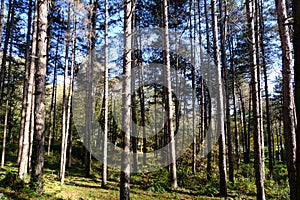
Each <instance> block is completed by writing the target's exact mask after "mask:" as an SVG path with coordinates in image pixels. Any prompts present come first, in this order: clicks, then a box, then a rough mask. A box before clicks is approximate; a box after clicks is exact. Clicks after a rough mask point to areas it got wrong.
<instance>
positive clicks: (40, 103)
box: [30, 0, 48, 194]
mask: <svg viewBox="0 0 300 200" xmlns="http://www.w3.org/2000/svg"><path fill="white" fill-rule="evenodd" d="M36 5H37V7H36V10H37V19H38V20H37V27H38V33H39V34H38V35H37V57H38V59H37V66H36V73H35V109H34V111H35V112H34V113H35V118H34V122H35V123H34V143H33V151H32V152H33V155H32V168H33V169H32V173H31V180H30V185H31V188H32V189H33V190H35V191H36V192H37V193H38V194H42V193H43V180H42V176H43V167H44V143H45V135H44V127H45V105H44V100H45V85H46V69H47V66H46V65H47V52H46V48H47V13H48V10H47V7H48V5H47V1H41V0H37V4H36Z"/></svg>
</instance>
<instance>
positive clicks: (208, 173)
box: [203, 0, 212, 180]
mask: <svg viewBox="0 0 300 200" xmlns="http://www.w3.org/2000/svg"><path fill="white" fill-rule="evenodd" d="M204 13H205V27H206V28H205V31H206V43H207V45H206V46H207V57H208V60H207V62H208V63H210V51H211V44H210V35H209V32H210V31H209V18H208V5H207V0H204ZM208 73H209V74H208V78H209V81H210V71H209V70H208ZM208 84H210V83H208ZM203 91H205V90H203ZM203 95H204V101H205V92H204V94H203ZM204 105H206V104H205V103H204ZM206 118H207V110H206V106H205V109H204V122H205V124H206V123H207V119H206ZM204 128H205V130H206V126H204ZM211 137H212V136H208V149H211V147H212V140H211V139H212V138H211ZM211 158H212V150H211V151H210V152H208V154H207V166H206V172H207V179H208V180H210V179H211V174H212V172H211V170H212V167H211Z"/></svg>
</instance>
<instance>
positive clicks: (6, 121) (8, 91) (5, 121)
mask: <svg viewBox="0 0 300 200" xmlns="http://www.w3.org/2000/svg"><path fill="white" fill-rule="evenodd" d="M13 21H14V17H12V18H11V25H13V24H14V22H13ZM12 40H13V39H12V37H11V38H10V49H9V65H8V77H7V89H6V90H7V95H6V101H5V117H4V127H3V144H2V157H1V167H4V164H5V148H6V138H7V125H8V113H9V107H8V106H9V101H10V96H11V92H12V88H11V87H10V84H11V68H12V66H11V63H12V44H13V43H12Z"/></svg>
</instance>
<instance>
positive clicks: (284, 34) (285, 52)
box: [275, 0, 297, 200]
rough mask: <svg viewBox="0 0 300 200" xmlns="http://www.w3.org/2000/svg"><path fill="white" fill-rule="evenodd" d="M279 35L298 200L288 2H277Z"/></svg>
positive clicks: (286, 125) (293, 196)
mask: <svg viewBox="0 0 300 200" xmlns="http://www.w3.org/2000/svg"><path fill="white" fill-rule="evenodd" d="M275 3H276V10H277V19H278V25H279V35H280V40H281V50H282V82H283V84H282V92H283V127H284V141H285V143H284V146H285V149H286V160H287V167H288V176H289V184H290V198H291V200H296V199H297V196H296V194H297V182H296V133H295V119H294V99H293V97H294V92H293V82H292V70H293V63H292V61H293V56H292V49H291V44H290V41H291V39H290V34H289V28H288V26H287V25H286V24H285V23H286V19H287V18H288V17H287V9H286V1H285V0H275Z"/></svg>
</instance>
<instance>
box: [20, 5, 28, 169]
mask: <svg viewBox="0 0 300 200" xmlns="http://www.w3.org/2000/svg"><path fill="white" fill-rule="evenodd" d="M31 15H32V0H29V2H28V14H27V17H28V22H27V33H26V34H27V35H26V55H25V56H26V57H25V72H24V73H25V74H24V82H23V101H22V111H21V122H20V132H19V148H18V158H17V163H18V164H20V159H21V156H22V149H23V137H24V126H25V118H26V103H27V97H28V81H29V76H30V43H31V42H30V36H31V21H32V16H31Z"/></svg>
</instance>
